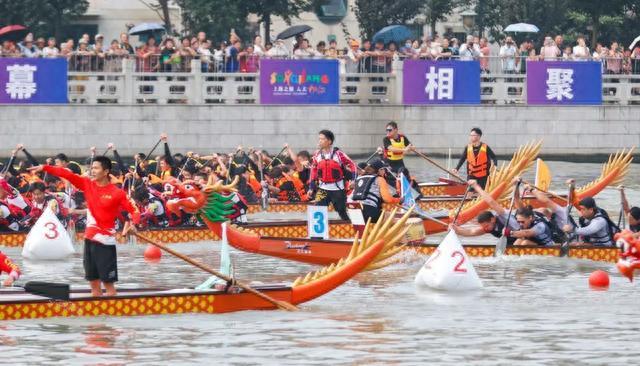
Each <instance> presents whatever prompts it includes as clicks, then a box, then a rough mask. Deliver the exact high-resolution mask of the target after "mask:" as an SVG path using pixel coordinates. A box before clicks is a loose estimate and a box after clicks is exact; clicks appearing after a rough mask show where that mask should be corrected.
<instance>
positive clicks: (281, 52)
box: [267, 39, 289, 58]
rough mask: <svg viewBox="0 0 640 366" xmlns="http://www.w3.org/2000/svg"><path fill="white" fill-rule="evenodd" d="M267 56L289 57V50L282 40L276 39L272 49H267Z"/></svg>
mask: <svg viewBox="0 0 640 366" xmlns="http://www.w3.org/2000/svg"><path fill="white" fill-rule="evenodd" d="M267 56H268V57H270V58H287V57H289V50H288V49H287V46H285V44H284V41H283V40H281V39H276V44H275V45H274V46H273V48H272V49H270V50H269V51H267Z"/></svg>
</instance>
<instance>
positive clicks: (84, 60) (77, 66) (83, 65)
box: [71, 38, 93, 72]
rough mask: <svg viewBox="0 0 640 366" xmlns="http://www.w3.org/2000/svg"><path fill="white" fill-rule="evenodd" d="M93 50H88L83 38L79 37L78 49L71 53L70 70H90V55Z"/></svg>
mask: <svg viewBox="0 0 640 366" xmlns="http://www.w3.org/2000/svg"><path fill="white" fill-rule="evenodd" d="M92 55H93V52H91V51H89V44H88V43H87V41H86V40H85V39H84V38H80V42H79V43H78V50H77V51H75V52H74V53H73V57H72V58H71V62H72V64H73V66H72V70H74V71H81V72H89V71H91V56H92Z"/></svg>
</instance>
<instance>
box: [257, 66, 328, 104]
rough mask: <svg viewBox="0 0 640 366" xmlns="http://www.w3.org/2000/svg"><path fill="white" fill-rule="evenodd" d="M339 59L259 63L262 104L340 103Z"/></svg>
mask: <svg viewBox="0 0 640 366" xmlns="http://www.w3.org/2000/svg"><path fill="white" fill-rule="evenodd" d="M339 102H340V70H339V68H338V60H270V59H262V60H260V103H261V104H338V103H339Z"/></svg>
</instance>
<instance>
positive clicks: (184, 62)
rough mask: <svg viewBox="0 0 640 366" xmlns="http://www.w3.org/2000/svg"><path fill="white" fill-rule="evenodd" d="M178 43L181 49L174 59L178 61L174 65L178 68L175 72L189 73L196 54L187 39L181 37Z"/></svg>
mask: <svg viewBox="0 0 640 366" xmlns="http://www.w3.org/2000/svg"><path fill="white" fill-rule="evenodd" d="M180 43H181V45H182V47H180V49H179V50H178V51H177V55H178V57H177V58H176V59H177V60H178V61H176V63H177V64H178V66H179V69H178V70H177V71H183V72H189V71H191V60H193V59H194V58H195V57H196V56H198V53H197V52H196V50H194V49H193V48H191V40H190V39H189V38H188V37H183V38H182V40H181V42H180Z"/></svg>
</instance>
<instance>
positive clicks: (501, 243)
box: [493, 181, 522, 257]
mask: <svg viewBox="0 0 640 366" xmlns="http://www.w3.org/2000/svg"><path fill="white" fill-rule="evenodd" d="M520 183H522V181H518V183H516V186H515V188H514V189H513V196H512V197H511V205H510V206H509V214H508V215H507V221H506V222H505V223H504V228H503V229H502V236H501V237H500V239H498V243H496V249H495V250H494V251H493V256H494V257H497V256H500V255H503V254H504V252H505V250H507V242H508V241H509V239H508V238H507V235H506V232H507V229H509V220H511V213H512V212H513V206H514V205H515V203H516V194H517V193H518V189H519V188H520ZM496 220H497V219H496Z"/></svg>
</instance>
